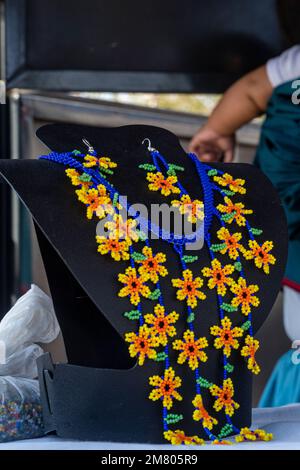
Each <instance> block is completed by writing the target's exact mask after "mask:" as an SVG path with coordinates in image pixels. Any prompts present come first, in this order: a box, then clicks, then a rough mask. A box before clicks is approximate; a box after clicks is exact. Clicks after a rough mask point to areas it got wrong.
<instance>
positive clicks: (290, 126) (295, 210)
mask: <svg viewBox="0 0 300 470" xmlns="http://www.w3.org/2000/svg"><path fill="white" fill-rule="evenodd" d="M293 82H294V80H293V81H291V82H287V83H284V84H282V85H280V86H278V87H277V88H275V89H274V92H273V94H272V96H271V98H270V101H269V104H268V108H267V115H266V119H265V122H264V124H263V126H262V132H261V138H260V142H259V146H258V149H257V154H256V158H255V164H256V165H257V166H258V167H259V168H260V169H261V170H262V171H263V172H264V173H265V174H266V175H267V176H268V177H269V179H270V180H271V181H272V183H273V185H274V186H275V187H276V189H277V191H278V193H279V196H280V198H281V201H282V204H283V207H284V209H285V213H286V217H287V223H288V231H289V252H288V261H287V266H286V273H285V277H286V278H287V279H289V280H290V281H293V282H295V283H297V284H299V286H300V105H296V104H294V103H293V102H292V95H293V93H294V92H295V89H294V88H292V83H293Z"/></svg>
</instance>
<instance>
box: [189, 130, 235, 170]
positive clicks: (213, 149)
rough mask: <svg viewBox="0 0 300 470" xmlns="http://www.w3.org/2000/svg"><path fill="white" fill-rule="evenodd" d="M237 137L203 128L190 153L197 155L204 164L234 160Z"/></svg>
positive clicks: (195, 137)
mask: <svg viewBox="0 0 300 470" xmlns="http://www.w3.org/2000/svg"><path fill="white" fill-rule="evenodd" d="M234 146H235V136H234V135H231V136H224V135H221V134H218V133H217V132H216V131H214V129H212V128H211V127H208V126H204V127H202V128H201V129H200V130H199V131H198V132H197V134H195V135H194V137H193V139H192V140H191V142H190V144H189V152H192V153H195V154H196V155H197V156H198V157H199V158H200V160H201V161H203V162H216V161H220V160H221V159H223V161H224V162H227V163H229V162H231V161H232V160H233V154H234Z"/></svg>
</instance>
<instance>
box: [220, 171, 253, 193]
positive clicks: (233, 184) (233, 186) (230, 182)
mask: <svg viewBox="0 0 300 470" xmlns="http://www.w3.org/2000/svg"><path fill="white" fill-rule="evenodd" d="M214 180H215V181H216V182H217V183H218V184H219V185H220V186H227V187H228V188H229V189H230V191H233V192H234V193H240V194H245V193H246V189H245V188H244V187H243V186H244V184H245V180H243V179H241V178H236V179H233V177H232V176H231V175H229V173H224V174H223V175H222V176H214Z"/></svg>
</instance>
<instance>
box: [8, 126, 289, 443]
mask: <svg viewBox="0 0 300 470" xmlns="http://www.w3.org/2000/svg"><path fill="white" fill-rule="evenodd" d="M38 137H39V138H40V139H41V140H42V141H43V142H44V143H45V144H46V145H47V147H49V148H50V149H51V150H53V151H56V152H64V151H70V150H73V149H78V150H80V151H81V152H86V147H85V146H84V144H83V143H82V138H86V139H87V140H88V141H89V142H90V143H91V144H92V145H93V147H94V148H95V149H96V150H97V151H99V152H100V153H101V154H102V155H105V156H109V157H111V159H112V160H113V161H116V162H117V163H118V169H119V173H118V176H117V178H116V179H115V180H114V185H115V186H116V187H118V190H119V192H120V193H121V194H123V195H127V196H128V201H129V202H133V203H135V202H142V203H145V204H146V205H147V206H149V207H150V204H151V203H153V202H156V201H159V202H160V203H162V202H164V201H161V199H159V198H157V195H156V194H149V191H148V190H147V184H146V181H145V180H141V179H140V174H141V172H140V170H138V165H139V164H140V163H141V162H143V161H146V159H147V158H149V155H148V154H147V152H146V150H145V146H143V145H142V144H141V142H142V140H143V139H144V138H149V139H150V140H151V142H152V145H153V146H154V147H156V148H158V149H159V150H160V151H161V153H162V154H163V155H164V156H165V157H166V158H167V159H168V160H170V161H172V162H173V163H175V164H177V165H183V166H184V167H185V172H184V175H183V176H182V183H183V184H184V186H185V187H186V188H187V189H188V191H189V193H190V194H191V196H192V197H193V198H197V199H200V200H201V199H202V195H203V194H202V187H201V185H200V183H199V178H198V175H197V174H196V171H195V167H194V165H193V163H192V162H191V160H190V159H188V158H187V157H186V155H185V152H184V151H183V149H182V148H181V146H180V144H179V141H178V139H177V137H176V136H174V135H173V134H172V133H170V132H168V131H166V130H164V129H160V128H156V127H151V126H125V127H121V128H115V129H107V128H103V129H101V128H94V127H87V126H77V125H63V124H61V125H60V124H58V125H47V126H43V127H42V128H40V129H39V130H38ZM212 166H213V167H216V168H222V169H223V168H226V170H227V171H228V172H229V173H230V174H232V175H233V177H235V178H245V179H246V185H247V195H245V196H243V198H242V200H243V202H244V203H245V205H246V206H247V207H249V208H252V209H253V210H254V214H255V215H254V216H253V220H254V226H257V227H261V228H263V230H264V238H265V239H268V240H273V241H274V254H275V256H276V258H277V262H276V265H275V266H272V270H271V274H270V275H269V276H266V275H265V274H264V273H262V272H258V270H255V269H254V267H252V265H250V264H249V266H248V264H247V267H246V274H247V277H248V279H249V282H251V283H257V284H259V285H260V306H259V307H257V308H256V309H255V315H254V323H253V324H254V331H257V330H258V329H259V327H260V326H261V325H262V324H263V322H264V321H265V319H266V317H267V315H268V313H269V311H270V309H271V307H272V305H273V303H274V301H275V299H276V296H277V293H278V291H279V289H280V284H281V279H282V277H283V273H284V267H285V260H286V252H287V230H286V222H285V216H284V213H283V210H282V207H281V205H280V201H279V199H278V196H277V193H276V191H275V189H274V188H273V186H272V185H271V183H270V181H269V180H268V179H267V178H266V177H265V176H264V175H263V174H262V173H261V172H259V171H258V170H257V169H256V168H254V167H252V166H250V165H245V164H226V165H225V164H222V163H218V164H217V163H216V164H213V165H212ZM0 173H1V174H2V176H3V177H4V179H5V180H6V181H7V182H8V183H9V184H10V185H11V187H12V188H13V189H14V190H15V191H16V192H17V194H18V196H19V197H20V199H21V201H22V202H23V203H24V205H25V206H26V207H27V208H28V210H29V211H30V213H31V215H32V217H33V220H34V223H35V227H36V232H37V236H38V241H39V246H40V250H41V254H42V258H43V261H44V265H45V269H46V273H47V277H48V283H49V287H50V290H51V295H52V299H53V303H54V307H55V311H56V314H57V318H58V321H59V323H60V326H61V330H62V333H63V337H64V341H65V345H66V351H67V356H68V361H69V363H68V364H52V361H51V357H50V355H49V354H45V355H43V356H42V357H41V358H39V360H38V368H39V380H40V386H41V397H42V404H43V410H44V422H45V430H46V432H56V434H57V435H58V436H61V437H63V438H70V439H83V440H100V441H115V442H137V443H157V444H159V443H165V440H164V438H163V435H162V434H163V433H162V416H161V407H160V406H159V405H160V404H159V403H153V402H151V401H150V400H149V399H148V395H149V393H150V391H151V387H150V386H149V383H148V378H149V376H151V375H155V374H157V373H159V367H160V365H159V363H156V362H153V361H152V362H151V361H148V362H147V365H146V366H144V367H139V366H137V365H136V364H135V360H134V359H131V358H130V357H129V354H128V347H127V344H125V341H124V340H123V337H124V333H125V332H126V331H128V320H127V319H126V318H124V316H123V313H124V311H125V310H126V307H125V308H124V305H125V304H124V303H123V302H124V300H121V299H120V298H119V297H118V295H117V294H118V290H119V288H120V286H119V285H118V282H117V275H118V272H119V270H120V267H119V266H117V265H118V263H115V262H112V261H111V259H110V258H109V257H105V256H100V255H99V253H97V247H96V244H95V225H96V223H95V224H93V223H92V222H91V221H88V220H87V219H86V218H85V212H84V208H83V209H82V207H81V206H80V205H79V203H78V201H77V200H76V197H74V187H72V186H71V185H70V183H69V181H68V179H67V177H66V175H65V168H64V167H63V166H61V165H58V164H55V163H51V162H48V161H43V160H1V161H0ZM240 199H241V198H240ZM234 228H235V229H237V230H235V231H240V228H239V227H234ZM214 230H215V227H214V226H212V233H214ZM153 248H154V250H155V251H163V252H164V253H166V255H167V259H168V270H169V273H170V277H169V279H170V278H176V277H178V276H179V275H180V274H179V273H180V267H179V266H178V262H177V259H176V256H175V254H174V251H173V249H172V247H171V246H170V245H169V244H168V243H166V242H165V241H163V240H154V241H153ZM197 255H198V257H199V261H197V262H198V263H199V272H200V270H201V269H202V267H203V266H207V265H209V263H210V261H209V255H208V253H207V250H206V249H205V248H203V249H202V250H200V251H199V252H197ZM253 265H254V263H253ZM168 282H169V284H170V286H169V287H168V283H167V281H165V280H163V281H162V284H163V288H164V291H166V305H167V306H168V310H170V311H171V310H176V309H178V308H181V307H178V301H177V300H176V298H175V296H174V291H173V288H172V286H171V283H170V281H168ZM206 306H207V312H208V311H209V312H210V315H208V313H207V312H206V311H205V312H202V316H201V325H203V328H204V329H205V328H206V330H207V329H208V324H209V322H211V321H212V318H213V320H214V321H215V324H217V323H218V307H217V301H216V295H215V293H213V292H208V293H207V303H206ZM245 320H246V318H245ZM245 320H244V321H245ZM181 321H182V327H183V326H184V319H183V318H182V320H179V322H181ZM210 343H211V345H210V349H209V354H210V357H212V358H213V359H210V361H209V365H205V366H203V367H205V373H206V375H207V376H209V377H210V379H211V380H212V381H213V382H214V383H218V384H220V383H221V381H222V361H221V358H222V356H221V353H220V351H216V350H215V349H214V348H213V346H212V341H211V338H210ZM230 362H231V363H232V364H233V365H234V372H233V374H232V380H233V382H234V384H235V400H236V401H237V402H238V403H239V404H240V408H239V409H238V410H237V411H236V412H235V414H234V419H233V421H234V424H235V426H237V427H245V426H249V425H250V424H251V386H252V377H251V373H250V372H249V371H248V370H247V367H246V364H245V360H244V358H242V357H241V356H240V354H239V353H237V352H236V351H234V352H233V353H232V357H231V360H230ZM178 367H182V366H178ZM180 375H181V377H182V379H183V383H184V386H183V387H182V392H183V393H182V394H183V396H185V397H190V400H188V399H185V400H184V401H183V402H182V403H180V408H179V412H180V413H182V414H183V415H184V420H183V421H182V422H181V423H180V426H179V427H180V428H182V429H184V430H185V432H186V434H189V435H195V434H197V435H198V436H199V437H202V438H206V435H205V433H204V432H203V431H201V426H200V425H199V423H197V422H195V421H193V419H192V413H193V406H192V403H191V401H192V399H193V397H194V396H195V383H194V381H193V380H189V377H191V376H190V371H189V370H188V368H187V367H185V368H183V367H182V369H180ZM212 403H213V401H211V402H210V405H209V408H210V409H212ZM218 418H219V419H220V418H221V413H219V414H218ZM220 421H221V419H220ZM224 424H225V422H224Z"/></svg>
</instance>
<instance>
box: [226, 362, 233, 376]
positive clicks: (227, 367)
mask: <svg viewBox="0 0 300 470" xmlns="http://www.w3.org/2000/svg"><path fill="white" fill-rule="evenodd" d="M224 369H225V370H226V371H227V372H228V374H231V372H233V370H234V366H233V365H232V364H229V362H227V364H226V366H225V367H224Z"/></svg>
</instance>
